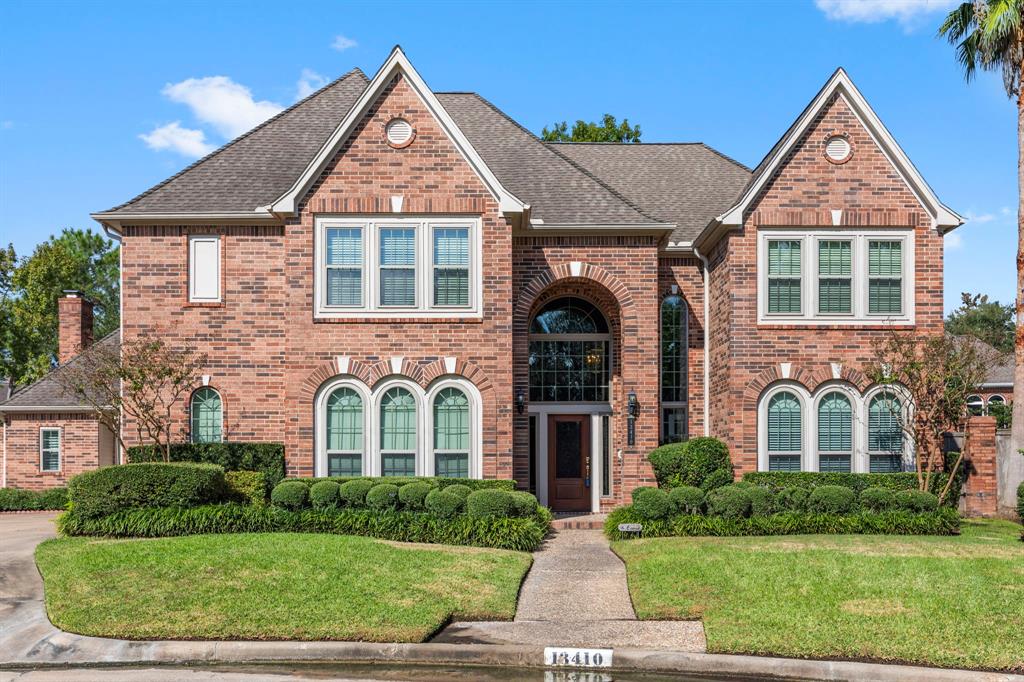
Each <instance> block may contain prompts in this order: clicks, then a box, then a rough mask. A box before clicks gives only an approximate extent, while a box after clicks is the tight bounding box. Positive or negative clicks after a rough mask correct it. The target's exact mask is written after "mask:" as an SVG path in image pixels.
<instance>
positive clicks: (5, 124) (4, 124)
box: [0, 119, 14, 130]
mask: <svg viewBox="0 0 1024 682" xmlns="http://www.w3.org/2000/svg"><path fill="white" fill-rule="evenodd" d="M13 127H14V121H11V120H10V119H8V120H6V121H0V128H3V129H4V130H10V129H11V128H13Z"/></svg>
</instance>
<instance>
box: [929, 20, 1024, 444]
mask: <svg viewBox="0 0 1024 682" xmlns="http://www.w3.org/2000/svg"><path fill="white" fill-rule="evenodd" d="M939 35H940V36H945V37H946V39H947V40H949V42H950V44H952V45H956V56H957V59H958V60H959V61H960V64H961V66H963V67H964V77H965V78H966V79H967V80H968V81H970V80H971V78H972V77H974V75H975V73H976V72H977V70H978V69H979V68H980V69H982V70H985V71H1002V74H1003V86H1004V87H1005V88H1006V95H1007V96H1008V97H1009V98H1010V99H1013V98H1014V97H1016V98H1017V330H1016V334H1015V336H1014V343H1013V349H1014V356H1015V367H1014V373H1013V443H1014V446H1015V447H1018V448H1024V0H975V1H974V2H964V3H962V4H961V5H960V6H959V7H957V8H956V9H954V10H953V11H952V12H950V13H949V15H948V16H947V17H946V20H945V21H944V22H943V23H942V26H941V27H940V28H939Z"/></svg>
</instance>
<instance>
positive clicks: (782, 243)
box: [768, 239, 803, 315]
mask: <svg viewBox="0 0 1024 682" xmlns="http://www.w3.org/2000/svg"><path fill="white" fill-rule="evenodd" d="M802 251H803V249H802V248H801V242H800V241H799V240H796V239H770V240H768V314H769V315H777V314H800V312H801V311H802V310H803V308H802V306H801V295H800V289H801V287H802V280H801V276H800V273H801V261H802V259H801V252H802Z"/></svg>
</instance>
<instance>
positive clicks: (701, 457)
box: [647, 437, 732, 491]
mask: <svg viewBox="0 0 1024 682" xmlns="http://www.w3.org/2000/svg"><path fill="white" fill-rule="evenodd" d="M647 459H648V461H649V462H650V463H651V467H652V468H653V469H654V477H655V479H657V481H658V485H659V486H660V487H662V488H676V487H678V486H681V485H690V486H696V487H698V488H702V489H704V490H705V491H707V490H712V489H713V488H717V487H719V486H722V485H726V484H728V483H731V482H732V464H731V462H730V460H729V448H728V446H727V445H726V444H725V443H723V442H722V441H720V440H718V439H717V438H709V437H699V438H691V439H690V440H688V441H685V442H683V443H669V444H668V445H662V446H661V447H659V448H656V449H654V450H652V451H651V452H650V453H649V454H648V455H647Z"/></svg>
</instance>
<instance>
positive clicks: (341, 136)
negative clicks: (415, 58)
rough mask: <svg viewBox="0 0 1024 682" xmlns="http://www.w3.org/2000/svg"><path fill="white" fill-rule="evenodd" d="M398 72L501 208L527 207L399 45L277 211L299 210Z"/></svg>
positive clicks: (274, 209)
mask: <svg viewBox="0 0 1024 682" xmlns="http://www.w3.org/2000/svg"><path fill="white" fill-rule="evenodd" d="M397 73H402V74H403V75H404V76H405V77H406V78H407V79H408V81H409V84H410V85H411V86H412V88H413V90H414V91H415V92H416V94H417V95H419V97H420V99H421V100H422V101H423V103H424V105H426V107H427V109H429V110H430V113H431V114H432V115H433V116H434V118H435V119H436V120H437V121H438V122H439V123H440V124H441V127H442V129H444V131H445V132H446V133H447V134H448V137H449V138H450V139H451V140H452V143H453V144H454V145H455V147H456V148H457V149H458V150H459V152H460V153H461V154H462V156H463V157H464V158H465V159H466V161H467V162H468V163H469V165H470V166H471V167H472V168H473V170H474V171H475V172H476V174H477V175H478V176H479V177H480V179H481V180H482V181H483V183H484V184H485V185H486V186H487V189H488V190H489V191H490V192H491V194H492V195H493V196H494V198H495V199H497V200H498V207H499V210H500V211H501V212H502V213H519V212H522V211H523V209H524V208H525V207H526V204H525V202H523V201H520V200H519V199H517V198H516V197H515V196H514V195H513V194H512V193H511V192H509V191H508V190H506V189H505V188H504V187H503V186H502V185H501V183H500V182H499V181H498V178H497V177H495V175H494V173H492V172H491V170H490V169H489V168H488V167H487V164H485V163H484V160H483V159H482V158H481V157H480V155H479V154H478V153H477V151H476V150H475V149H474V148H473V145H472V144H470V142H469V140H468V139H467V138H466V136H465V135H464V134H463V132H462V131H461V130H460V129H459V127H458V125H456V123H455V121H454V120H453V119H452V117H451V116H449V115H448V112H447V111H446V110H445V108H444V107H443V106H441V103H440V102H439V101H438V99H437V97H436V96H435V95H434V93H433V91H432V90H430V88H428V87H427V84H426V83H425V82H424V81H423V79H422V78H421V77H420V75H419V73H418V72H417V71H416V69H415V68H413V66H412V63H411V62H410V61H409V59H408V57H406V56H405V53H404V52H402V48H400V47H398V46H397V45H396V46H395V49H393V50H392V51H391V55H390V56H389V57H388V58H387V60H386V61H385V62H384V65H383V66H381V67H380V70H379V71H377V74H376V75H375V76H374V77H373V79H372V80H371V81H370V84H369V85H367V86H366V89H365V90H364V91H363V94H362V95H360V96H359V99H358V100H356V103H355V104H354V105H353V106H352V109H351V110H349V112H348V114H346V115H345V118H344V119H342V121H341V123H340V124H339V125H338V127H337V128H335V129H334V132H333V133H331V136H330V137H329V138H328V139H327V141H326V142H325V143H324V145H323V146H322V147H321V148H320V151H318V152H317V153H316V156H314V157H313V160H312V161H310V162H309V165H307V166H306V170H304V171H303V172H302V175H301V176H299V178H298V180H296V181H295V183H294V184H293V185H292V186H291V187H290V188H289V189H288V191H287V192H285V193H284V194H282V195H281V196H280V197H278V199H277V200H276V201H274V202H273V203H272V204H271V205H270V207H269V208H270V210H271V211H272V212H273V213H276V214H282V215H292V214H294V213H295V209H296V206H297V205H298V202H299V199H300V198H301V197H302V195H303V194H304V193H305V192H306V190H307V189H308V188H309V186H310V185H311V184H312V183H313V182H314V181H315V180H316V178H317V177H318V176H319V175H320V173H321V172H322V171H323V169H324V167H325V166H326V165H327V163H328V162H329V161H330V160H331V159H332V158H333V157H334V155H335V153H337V150H338V149H339V148H340V147H341V145H342V144H344V142H345V140H346V139H347V138H348V136H349V134H350V133H351V132H352V130H354V129H355V127H356V126H357V125H358V124H359V122H360V121H361V120H362V119H363V116H364V115H365V114H366V112H367V110H368V109H369V108H370V106H371V105H372V104H373V103H374V102H375V101H376V100H377V98H378V97H379V96H380V93H381V92H382V91H383V90H384V88H385V87H386V86H387V84H388V83H389V82H390V81H391V79H392V78H393V77H394V76H395V74H397Z"/></svg>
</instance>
